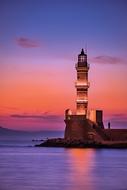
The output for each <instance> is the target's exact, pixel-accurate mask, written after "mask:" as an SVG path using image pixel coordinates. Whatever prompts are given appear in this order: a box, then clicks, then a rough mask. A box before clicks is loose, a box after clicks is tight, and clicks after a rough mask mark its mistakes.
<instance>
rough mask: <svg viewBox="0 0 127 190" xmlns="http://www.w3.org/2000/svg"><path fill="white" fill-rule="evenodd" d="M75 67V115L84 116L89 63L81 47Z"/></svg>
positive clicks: (86, 107)
mask: <svg viewBox="0 0 127 190" xmlns="http://www.w3.org/2000/svg"><path fill="white" fill-rule="evenodd" d="M75 67H76V70H77V81H76V83H75V87H76V91H77V99H76V115H84V116H85V117H86V116H87V109H88V88H89V82H88V71H89V65H88V63H87V54H86V53H84V50H83V49H82V50H81V53H80V54H79V55H78V63H77V64H76V66H75Z"/></svg>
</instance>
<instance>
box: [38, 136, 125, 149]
mask: <svg viewBox="0 0 127 190" xmlns="http://www.w3.org/2000/svg"><path fill="white" fill-rule="evenodd" d="M35 146H36V147H64V148H125V149H127V141H126V142H121V141H103V142H99V141H82V140H65V139H63V138H55V139H48V140H46V141H44V142H43V143H41V144H39V145H35Z"/></svg>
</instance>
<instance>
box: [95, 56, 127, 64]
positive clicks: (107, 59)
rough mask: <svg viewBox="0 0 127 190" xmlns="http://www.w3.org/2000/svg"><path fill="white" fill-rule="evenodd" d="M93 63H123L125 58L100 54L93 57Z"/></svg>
mask: <svg viewBox="0 0 127 190" xmlns="http://www.w3.org/2000/svg"><path fill="white" fill-rule="evenodd" d="M93 61H94V62H95V63H101V64H125V63H127V61H126V60H124V59H122V58H119V57H112V56H108V55H101V56H97V57H94V58H93Z"/></svg>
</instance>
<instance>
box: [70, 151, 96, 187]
mask: <svg viewBox="0 0 127 190" xmlns="http://www.w3.org/2000/svg"><path fill="white" fill-rule="evenodd" d="M68 155H69V160H68V161H69V165H70V172H69V176H68V180H69V183H70V184H71V185H70V187H69V188H68V190H77V189H80V190H84V188H85V189H87V190H91V189H93V187H92V183H91V180H92V179H91V178H92V175H91V172H92V163H93V162H94V155H95V150H94V149H70V150H68Z"/></svg>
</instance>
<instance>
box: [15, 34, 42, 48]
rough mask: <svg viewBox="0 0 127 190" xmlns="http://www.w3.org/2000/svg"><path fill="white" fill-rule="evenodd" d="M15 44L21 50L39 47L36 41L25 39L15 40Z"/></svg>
mask: <svg viewBox="0 0 127 190" xmlns="http://www.w3.org/2000/svg"><path fill="white" fill-rule="evenodd" d="M16 43H17V44H18V45H19V46H21V47H23V48H36V47H39V46H40V45H39V43H38V42H37V41H35V40H31V39H29V38H25V37H20V38H17V39H16Z"/></svg>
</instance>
